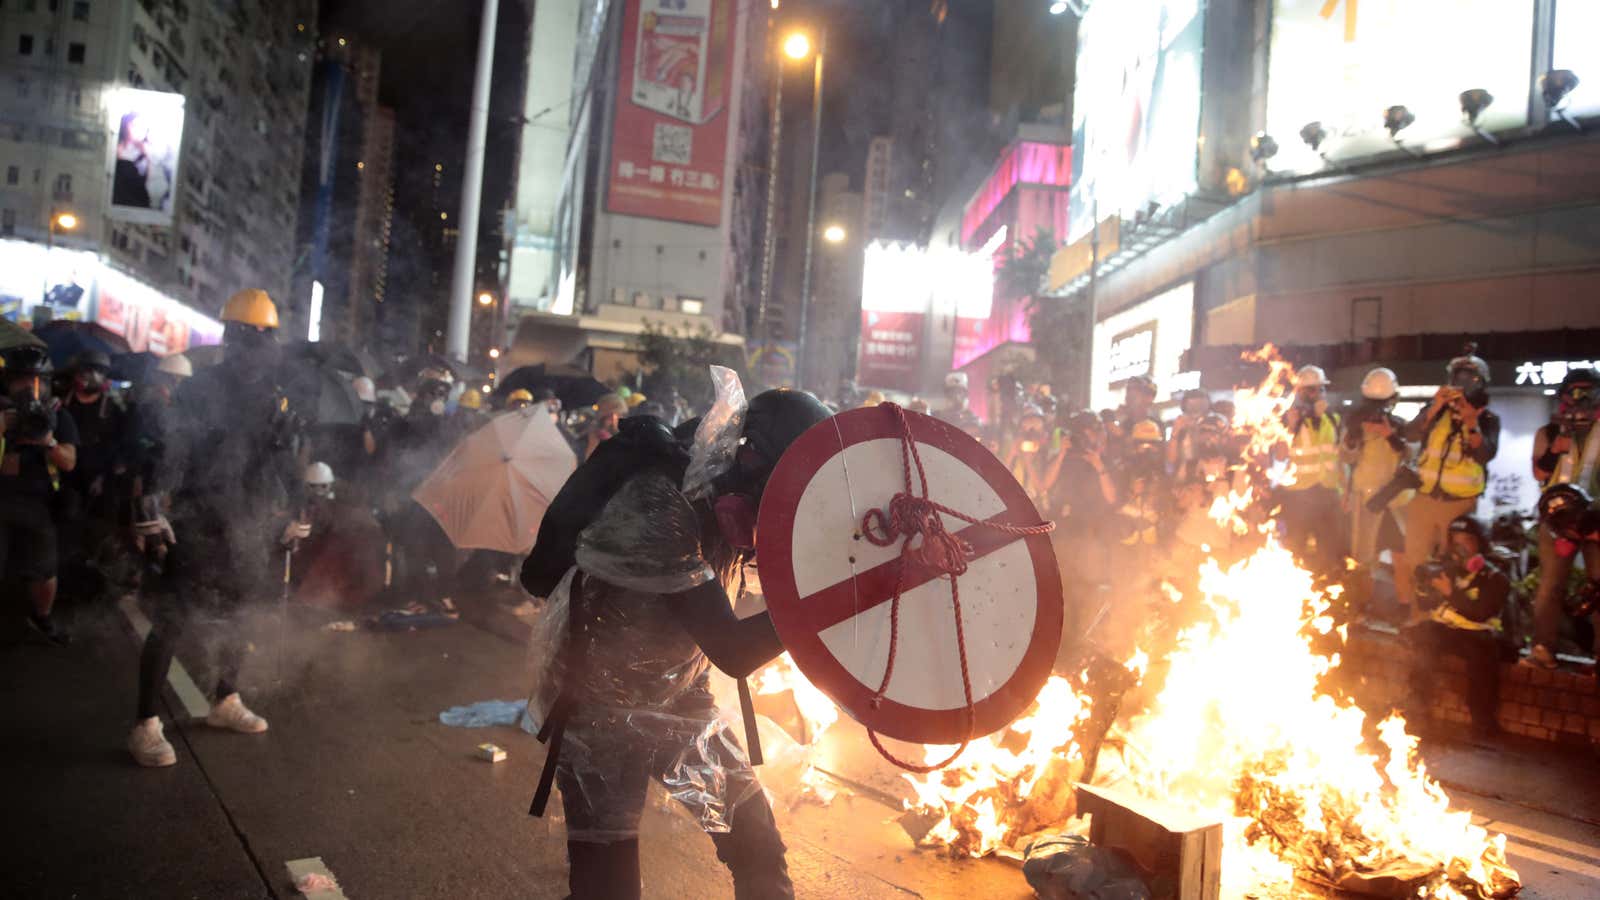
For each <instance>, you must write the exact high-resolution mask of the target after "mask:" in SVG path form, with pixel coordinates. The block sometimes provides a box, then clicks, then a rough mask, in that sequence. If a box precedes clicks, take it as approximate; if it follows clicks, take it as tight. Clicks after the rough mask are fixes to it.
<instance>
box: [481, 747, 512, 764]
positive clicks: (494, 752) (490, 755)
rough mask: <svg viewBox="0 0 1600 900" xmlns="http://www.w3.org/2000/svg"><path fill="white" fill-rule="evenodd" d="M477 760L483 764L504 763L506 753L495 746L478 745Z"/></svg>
mask: <svg viewBox="0 0 1600 900" xmlns="http://www.w3.org/2000/svg"><path fill="white" fill-rule="evenodd" d="M478 758H479V759H481V760H483V761H484V762H492V763H497V762H505V761H506V751H505V750H503V749H502V748H500V747H499V746H497V745H495V744H479V745H478Z"/></svg>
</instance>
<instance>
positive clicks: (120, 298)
mask: <svg viewBox="0 0 1600 900" xmlns="http://www.w3.org/2000/svg"><path fill="white" fill-rule="evenodd" d="M94 320H95V322H96V323H97V324H99V325H100V326H102V327H103V328H105V329H106V330H107V331H110V332H111V333H112V334H115V335H118V336H120V337H121V338H122V339H123V340H124V341H127V342H128V349H130V350H133V351H135V352H139V351H146V350H147V351H149V352H151V353H154V354H156V355H157V356H166V355H167V354H169V353H183V352H184V351H186V350H188V349H189V348H190V347H194V346H198V345H200V344H216V343H220V342H221V340H222V323H221V322H218V321H216V320H215V319H212V318H211V317H209V316H205V315H202V314H201V313H199V312H197V311H195V310H193V309H190V308H189V307H187V306H184V305H183V304H182V303H179V302H178V301H176V300H173V299H172V298H171V297H168V296H166V295H165V294H163V293H161V292H160V291H158V290H156V289H155V288H152V287H150V286H149V285H146V284H141V283H140V282H138V281H135V280H133V279H132V278H129V277H128V276H126V275H124V274H122V273H121V272H118V271H116V270H114V269H110V268H107V269H105V270H104V271H102V272H101V275H100V297H99V299H98V301H97V302H96V303H95V313H94Z"/></svg>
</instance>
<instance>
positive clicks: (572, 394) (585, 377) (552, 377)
mask: <svg viewBox="0 0 1600 900" xmlns="http://www.w3.org/2000/svg"><path fill="white" fill-rule="evenodd" d="M519 388H520V389H522V390H525V391H528V392H529V393H531V394H533V395H534V396H538V394H539V392H540V391H543V390H549V391H553V392H554V393H555V395H556V397H558V398H559V399H560V400H561V405H562V406H563V407H564V408H566V409H582V408H583V407H585V406H593V405H594V402H595V401H596V400H599V399H600V398H601V397H604V396H605V395H606V394H609V393H611V389H610V388H608V387H606V386H605V385H603V384H601V383H600V382H598V381H596V380H595V379H594V376H592V375H590V374H588V373H587V372H583V371H581V370H578V369H570V368H567V367H565V366H563V367H560V368H559V369H554V370H552V369H548V368H546V366H545V365H544V364H543V363H540V364H539V365H537V366H523V367H522V368H520V369H515V370H513V371H512V372H511V373H510V374H508V375H506V377H504V378H502V379H500V383H499V384H497V385H495V396H497V397H501V398H504V397H505V396H506V395H507V394H509V393H511V392H512V391H515V390H518V389H519Z"/></svg>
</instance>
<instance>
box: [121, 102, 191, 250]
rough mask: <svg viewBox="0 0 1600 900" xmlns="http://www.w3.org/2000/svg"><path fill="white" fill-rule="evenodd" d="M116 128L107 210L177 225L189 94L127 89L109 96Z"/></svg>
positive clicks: (124, 216) (132, 219)
mask: <svg viewBox="0 0 1600 900" xmlns="http://www.w3.org/2000/svg"><path fill="white" fill-rule="evenodd" d="M106 121H107V124H108V125H109V126H110V128H111V139H110V152H109V154H108V157H109V158H108V161H107V168H108V169H109V180H110V182H111V202H110V204H108V205H107V207H106V215H107V216H108V217H110V218H113V219H122V220H124V221H129V222H141V223H144V224H147V225H171V224H172V208H173V203H174V201H175V200H176V198H177V196H178V156H179V152H180V150H181V148H182V146H183V95H182V94H169V93H165V92H162V91H140V90H134V89H132V88H123V89H121V90H117V91H112V92H111V93H109V94H108V95H107V98H106Z"/></svg>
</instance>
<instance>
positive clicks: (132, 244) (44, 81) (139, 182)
mask: <svg viewBox="0 0 1600 900" xmlns="http://www.w3.org/2000/svg"><path fill="white" fill-rule="evenodd" d="M315 21H316V2H315V0H237V2H229V3H189V2H185V0H137V2H136V0H61V2H57V0H48V2H46V0H39V2H33V0H19V2H14V3H5V4H4V5H3V6H0V172H3V173H4V176H5V178H4V182H3V184H0V236H4V237H14V238H17V239H21V240H23V241H32V242H38V243H48V244H53V245H55V246H60V247H72V248H78V249H82V250H88V251H93V252H95V253H98V254H99V255H100V257H101V260H102V263H101V264H102V265H106V266H109V267H110V268H112V269H114V270H116V271H117V272H119V273H126V275H128V276H132V277H133V278H135V279H136V280H137V281H139V282H142V283H143V284H144V285H146V286H148V287H149V288H151V289H154V290H155V291H158V292H160V293H161V294H163V295H165V296H166V297H168V298H171V299H175V300H177V301H180V302H182V303H184V304H188V305H190V306H192V307H194V308H196V309H198V310H200V311H202V312H205V313H207V314H212V315H214V314H215V313H216V312H217V311H218V310H219V309H220V308H221V305H222V302H223V300H225V299H226V298H227V296H228V295H229V294H231V293H232V292H233V291H234V290H237V289H238V288H241V287H261V288H265V289H266V290H267V291H268V292H269V293H271V294H272V295H273V296H274V297H276V298H279V299H280V300H282V299H283V298H285V297H286V296H287V295H288V291H289V282H290V272H291V271H292V270H293V268H294V263H295V246H294V231H295V217H296V212H297V209H298V206H299V193H300V177H299V175H300V163H301V152H302V146H303V134H304V129H305V121H306V98H307V88H308V86H309V83H310V78H309V76H310V71H311V52H312V44H313V38H314V31H315V27H314V23H315ZM128 89H138V90H144V91H154V92H167V93H170V94H175V95H181V97H182V100H183V103H182V109H183V117H182V131H181V143H180V142H178V141H176V140H175V139H176V138H177V133H176V127H175V126H174V127H173V128H171V129H158V128H155V127H153V126H152V124H151V123H152V121H156V120H155V119H153V118H152V116H150V115H148V113H150V112H151V109H150V108H144V109H141V108H140V107H139V106H138V104H140V103H158V104H160V105H161V109H163V110H169V111H170V110H173V109H175V108H176V103H175V102H174V101H169V100H165V99H163V98H159V97H152V96H150V95H132V94H129V93H128ZM135 97H137V98H139V99H130V98H135ZM130 103H132V104H134V105H133V106H130V105H129V104H130ZM112 115H118V116H119V124H118V125H117V126H115V127H114V126H113V124H112V123H111V121H110V117H111V116H112ZM163 115H164V116H170V112H169V113H164V114H163ZM167 121H169V119H168V118H162V119H160V120H159V122H167ZM159 122H158V124H159ZM132 131H140V134H139V135H137V136H136V137H134V138H130V137H129V134H130V133H131V132H132ZM158 141H164V142H165V144H163V145H161V146H157V143H156V142H158ZM108 144H109V145H110V146H108ZM174 144H176V145H177V146H175V147H174V146H173V145H174ZM140 146H143V147H144V148H145V150H148V151H149V154H151V155H153V154H156V153H159V154H161V155H160V160H161V161H162V162H161V163H160V164H159V165H152V164H150V163H148V162H147V159H148V158H150V157H149V156H147V155H145V152H144V151H142V150H139V149H138V147H140ZM130 148H132V149H130ZM174 150H175V151H176V152H173V151H174ZM113 158H115V159H117V160H118V161H119V162H120V163H121V164H120V165H119V166H118V167H117V168H118V170H119V172H120V173H121V174H122V175H123V176H124V177H122V178H119V179H115V180H114V179H113V178H112V177H110V175H109V174H108V171H107V170H108V160H110V159H113ZM141 176H142V177H141ZM124 189H127V190H131V191H132V192H133V193H132V194H121V193H120V192H121V191H123V190H124ZM114 198H117V202H116V203H113V199H114ZM124 201H126V202H124ZM113 207H116V208H113ZM129 209H134V210H136V211H137V213H138V214H129V213H127V212H126V210H129ZM63 213H68V214H70V215H72V216H74V217H76V220H77V223H76V227H75V228H73V229H70V230H68V229H62V228H57V227H55V225H54V224H53V223H56V222H59V221H61V220H60V216H61V215H62V214H63ZM163 302H166V301H163ZM91 303H98V300H91ZM285 314H286V315H287V314H289V311H288V310H285Z"/></svg>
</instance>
